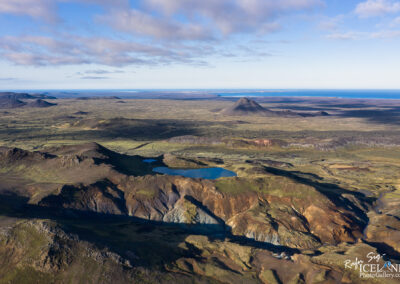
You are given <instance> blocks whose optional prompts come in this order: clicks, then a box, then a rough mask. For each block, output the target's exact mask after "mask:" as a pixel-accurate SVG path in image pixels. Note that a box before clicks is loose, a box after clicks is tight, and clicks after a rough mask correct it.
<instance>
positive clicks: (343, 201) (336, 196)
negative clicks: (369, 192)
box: [264, 167, 376, 229]
mask: <svg viewBox="0 0 400 284" xmlns="http://www.w3.org/2000/svg"><path fill="white" fill-rule="evenodd" d="M264 169H265V170H266V171H267V172H268V173H271V174H274V175H277V176H283V177H287V178H290V179H292V180H294V181H296V182H299V183H302V184H305V185H308V186H312V187H314V188H315V189H316V190H318V191H319V192H321V193H322V194H324V195H325V196H326V197H328V198H329V200H330V201H331V202H332V203H333V204H335V206H337V207H338V208H345V209H347V210H350V211H353V212H355V213H356V215H357V217H358V218H359V220H354V221H356V222H357V223H358V224H359V225H360V226H361V228H363V229H364V228H365V226H366V225H367V224H368V221H369V218H368V216H367V214H366V213H365V211H364V210H361V209H360V208H359V207H357V206H356V205H354V203H353V202H350V201H349V200H348V199H347V198H345V197H344V196H343V195H349V196H355V197H357V199H359V200H360V201H362V202H363V203H365V205H367V206H371V205H372V203H373V202H374V201H376V198H372V197H366V196H365V195H364V194H362V193H359V192H354V191H350V190H347V189H344V188H341V187H340V186H338V185H336V184H333V183H323V182H321V181H322V180H323V179H322V178H321V177H319V176H318V175H315V174H309V175H305V174H304V173H302V172H298V171H287V170H283V169H277V168H272V167H264ZM306 176H308V177H309V178H307V177H306ZM312 178H314V179H312ZM364 209H368V208H364Z"/></svg>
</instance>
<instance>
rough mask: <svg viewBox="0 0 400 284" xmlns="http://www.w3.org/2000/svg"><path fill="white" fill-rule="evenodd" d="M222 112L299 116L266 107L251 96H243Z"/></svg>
mask: <svg viewBox="0 0 400 284" xmlns="http://www.w3.org/2000/svg"><path fill="white" fill-rule="evenodd" d="M221 113H222V114H224V115H232V116H248V115H258V116H299V115H298V114H297V113H295V112H292V111H272V110H269V109H266V108H264V107H262V106H261V105H259V104H258V103H257V102H255V101H253V100H251V99H249V98H241V99H240V100H238V101H237V102H236V103H235V104H234V105H233V106H231V107H228V108H226V109H223V110H222V111H221Z"/></svg>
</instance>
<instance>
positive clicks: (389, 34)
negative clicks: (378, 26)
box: [326, 30, 400, 40]
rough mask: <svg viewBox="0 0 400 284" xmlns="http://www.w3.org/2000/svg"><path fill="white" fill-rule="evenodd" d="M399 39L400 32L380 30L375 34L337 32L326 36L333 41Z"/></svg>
mask: <svg viewBox="0 0 400 284" xmlns="http://www.w3.org/2000/svg"><path fill="white" fill-rule="evenodd" d="M398 37H400V30H381V31H376V32H355V31H351V32H342V33H340V32H338V33H331V34H329V35H327V36H326V38H328V39H333V40H371V39H394V38H398Z"/></svg>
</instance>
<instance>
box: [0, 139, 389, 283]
mask: <svg viewBox="0 0 400 284" xmlns="http://www.w3.org/2000/svg"><path fill="white" fill-rule="evenodd" d="M143 159H144V158H142V157H139V156H126V155H121V154H118V153H115V152H112V151H110V150H108V149H106V148H104V147H102V146H100V145H98V144H95V143H89V144H85V145H76V146H64V147H57V148H50V149H47V150H46V152H28V151H25V150H21V149H16V148H11V149H10V148H1V149H0V174H1V175H2V176H4V177H10V176H12V175H16V176H19V177H20V180H21V184H19V186H18V188H19V190H18V191H13V190H12V189H10V188H7V189H6V187H5V186H4V184H2V182H0V194H2V195H4V196H7V194H10V191H11V192H14V193H17V194H19V195H20V196H25V198H26V200H27V201H28V203H29V204H31V205H29V206H31V207H30V209H29V210H28V209H27V210H25V209H22V210H20V211H19V213H18V214H15V215H13V216H14V217H15V216H17V217H19V218H20V217H23V216H24V214H26V213H27V212H36V210H39V211H38V212H39V213H40V214H39V213H38V215H37V216H38V217H40V218H43V216H46V218H53V219H54V218H55V219H56V222H60V221H59V218H65V217H63V216H73V217H74V218H89V217H90V216H92V217H93V216H94V217H96V218H97V217H100V218H103V217H101V216H104V217H107V218H111V217H112V218H124V219H121V220H127V221H126V222H132V221H134V222H139V223H138V224H143V225H134V226H151V229H149V228H147V227H144V228H143V229H140V232H142V233H140V234H137V236H138V237H137V238H141V237H140V236H145V235H146V236H148V237H149V238H156V240H155V243H158V242H162V241H161V240H159V238H160V234H165V233H160V234H159V233H155V232H157V230H161V231H162V230H183V231H179V232H180V233H176V235H175V238H178V236H180V235H182V234H183V232H185V233H184V234H186V235H187V237H185V238H184V241H183V240H182V241H183V244H184V245H183V248H182V247H181V246H182V243H180V244H178V245H177V246H178V247H179V251H178V252H176V250H177V248H173V252H174V254H176V255H177V256H176V258H175V259H174V260H173V261H172V262H171V263H170V264H169V265H167V266H164V267H163V268H162V269H161V270H167V271H169V272H168V273H172V274H173V275H175V273H183V274H184V275H197V276H198V277H211V278H213V279H217V280H221V279H224V281H225V282H230V283H233V282H236V283H241V281H245V280H246V279H247V280H248V281H250V280H251V279H252V280H251V281H250V282H252V281H254V282H256V283H257V282H260V281H261V282H264V283H270V282H269V281H272V280H271V279H275V278H276V279H277V280H276V281H282V279H286V278H288V277H289V276H287V275H284V273H283V271H282V269H281V268H280V266H282V265H283V266H287V268H288V269H289V268H290V267H292V269H294V270H293V271H297V272H296V273H294V274H290V278H291V279H292V278H293V279H294V278H296V277H297V278H299V279H300V280H301V279H303V280H306V281H307V282H309V281H313V279H317V278H315V277H317V275H320V276H318V277H321V279H331V280H330V281H337V280H338V279H342V278H343V277H344V274H346V272H345V271H343V270H340V269H339V270H338V268H333V267H332V266H329V265H328V266H326V264H324V265H322V266H320V265H319V264H316V263H315V262H313V261H311V259H312V257H306V256H305V254H307V253H306V252H307V251H313V252H312V253H311V254H312V255H314V256H316V255H319V254H320V253H318V251H321V249H323V248H324V247H325V248H326V247H329V246H331V247H332V249H333V248H335V247H336V246H340V245H342V244H354V245H357V242H360V240H361V239H362V238H363V231H364V229H365V228H366V227H367V225H368V221H369V220H368V216H367V211H368V210H369V209H370V207H371V202H370V200H369V199H368V198H366V197H365V196H364V195H361V194H354V193H352V192H349V191H346V190H344V189H340V188H334V189H332V187H331V186H329V185H326V184H323V183H318V182H315V181H312V180H309V179H307V178H304V177H298V176H296V175H295V174H293V173H291V172H289V171H283V170H277V169H275V170H274V168H263V167H261V166H260V165H259V164H254V165H252V164H247V165H248V166H250V167H254V169H256V168H257V171H254V172H255V173H254V174H248V175H247V176H241V175H239V177H236V178H221V179H218V180H215V181H211V180H203V179H191V178H184V177H179V176H166V175H165V176H163V175H156V174H154V173H153V172H152V171H151V167H152V166H151V165H150V164H147V163H144V162H143ZM162 161H163V159H162V158H158V159H157V161H156V162H155V163H157V165H164V164H163V162H162ZM164 161H165V162H169V163H175V162H176V161H175V159H172V158H171V157H170V156H166V158H164ZM179 161H181V162H182V161H184V162H188V161H186V160H179V159H178V162H179ZM191 162H192V161H191ZM202 163H204V164H202V166H204V165H207V163H206V161H203V162H202ZM248 172H250V173H251V172H252V170H248ZM4 181H6V180H3V183H5V182H4ZM22 181H25V182H22ZM3 199H4V198H3ZM22 208H23V207H22ZM0 209H2V205H1V204H0ZM32 214H33V213H32ZM57 216H61V217H57ZM85 216H87V217H85ZM68 218H69V217H68ZM78 220H80V219H78ZM118 220H119V219H118ZM130 220H132V221H130ZM76 222H77V223H78V224H79V222H81V221H77V220H75V221H74V223H76ZM120 222H121V221H117V219H116V221H112V222H111V223H110V225H109V226H117V225H118V224H119V223H120ZM124 222H125V221H124ZM89 223H91V222H89ZM135 224H136V223H135ZM146 224H148V225H146ZM35 226H36V225H35ZM74 226H76V224H75V225H74ZM82 226H83V225H82ZM129 226H133V225H129ZM164 226H167V227H164ZM121 228H122V227H121ZM168 228H169V229H168ZM79 230H82V228H80V229H79ZM102 230H106V229H105V228H101V229H100V228H97V227H96V229H95V230H94V231H93V232H96V234H98V237H96V238H95V240H98V239H99V238H100V239H102V238H103V236H104V234H105V232H103V233H100V231H102ZM117 230H121V231H118V232H119V233H118V232H116V234H117V235H115V236H113V235H111V236H110V237H108V238H105V240H104V242H106V243H107V242H112V239H113V238H117V239H118V234H120V233H121V234H124V233H123V232H124V231H123V229H117ZM124 230H125V229H124ZM97 232H99V233H97ZM113 232H115V231H114V230H113ZM129 232H130V233H129V234H130V235H132V234H133V233H132V232H131V231H129ZM147 232H148V233H147ZM7 234H9V233H7ZM48 234H50V233H49V232H48V231H46V233H45V235H48ZM147 234H148V235H147ZM171 235H172V236H174V234H172V233H171V232H169V233H167V234H165V236H168V237H171ZM370 235H371V234H370ZM202 236H208V237H209V238H211V239H208V240H207V237H205V239H204V238H203V237H202ZM371 236H372V235H371ZM110 238H111V239H110ZM161 238H162V237H161ZM214 238H215V240H214V241H212V239H214ZM371 238H372V237H371ZM217 239H219V240H220V241H217ZM123 240H125V238H122V242H124V241H123ZM144 241H146V240H144ZM6 242H9V241H6ZM136 242H137V239H135V241H134V243H136ZM155 243H154V245H155ZM102 244H103V243H102ZM144 244H148V243H146V242H145V243H144ZM120 245H121V244H120V242H117V244H115V243H114V244H113V245H110V247H113V246H117V247H119V246H120ZM388 245H391V244H389V243H388ZM131 249H132V250H133V251H136V253H138V254H140V248H139V247H136V246H133V247H132V248H131ZM131 249H130V250H131ZM181 249H184V251H185V253H183V252H180V250H181ZM395 249H397V247H395ZM23 250H24V248H23V249H22V250H21V251H23ZM63 250H64V248H62V249H61V248H60V251H59V252H57V255H60V254H63ZM67 250H68V249H67ZM117 251H118V254H119V255H124V254H126V252H127V251H126V249H118V250H117ZM150 251H151V253H154V248H150ZM43 253H44V255H49V254H51V253H50V252H49V251H46V250H44V252H43ZM147 253H148V252H147ZM128 255H129V253H128ZM296 255H298V256H296ZM46 257H47V256H45V257H44V258H46ZM83 257H85V258H86V256H80V257H79V259H81V258H83ZM38 258H39V260H40V259H43V257H38ZM67 258H68V257H67ZM104 259H108V257H104ZM114 259H117V260H118V257H115V258H114ZM127 259H131V260H133V259H135V257H131V258H129V256H128V257H127ZM40 261H42V260H40ZM40 261H39V263H42V264H40V265H38V266H35V265H33V266H29V267H33V269H34V270H35V271H41V270H40V269H41V268H40V267H42V266H43V265H44V264H43V262H40ZM118 261H119V260H118ZM118 261H117V264H116V265H117V266H118V267H121V266H123V265H125V264H124V262H123V261H122V262H121V263H122V264H121V263H119V262H118ZM143 261H144V260H143ZM148 261H150V262H151V260H148ZM324 261H327V260H326V259H323V260H320V262H324ZM18 262H20V261H16V262H15V263H18ZM143 263H145V262H143ZM143 263H142V264H143ZM146 263H147V262H146ZM296 263H297V264H296ZM300 263H302V264H301V265H300ZM13 265H15V264H13ZM69 266H70V265H69V264H68V262H67V264H66V267H69ZM13 267H14V266H13ZM15 267H17V266H15ZM24 267H25V266H24ZM322 267H324V268H322ZM15 269H17V268H15ZM46 269H47V270H46V271H47V272H48V273H53V274H54V271H53V270H52V269H53V268H51V267H49V268H46ZM232 271H234V273H233V274H232V273H231V272H232ZM279 271H281V272H279ZM310 271H313V272H310ZM324 271H325V272H324ZM328 271H331V273H330V274H329V273H328ZM334 271H335V272H334ZM47 272H46V273H47ZM247 272H249V273H255V274H256V275H257V277H256V278H251V277H249V274H247ZM35 273H36V272H35ZM328 274H329V275H328ZM347 277H352V276H347ZM268 279H269V280H268ZM279 279H281V280H279ZM335 279H336V280H335ZM289 280H290V279H289ZM300 280H299V281H300ZM207 281H208V280H207ZM207 281H206V282H207ZM321 281H322V280H321ZM100 282H102V281H100ZM103 282H106V281H103ZM310 283H311V282H310Z"/></svg>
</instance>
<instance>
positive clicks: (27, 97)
mask: <svg viewBox="0 0 400 284" xmlns="http://www.w3.org/2000/svg"><path fill="white" fill-rule="evenodd" d="M4 98H16V99H19V100H32V99H48V100H55V99H57V98H56V97H53V96H48V95H44V94H28V93H14V92H0V99H4Z"/></svg>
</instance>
